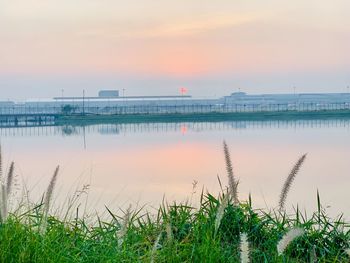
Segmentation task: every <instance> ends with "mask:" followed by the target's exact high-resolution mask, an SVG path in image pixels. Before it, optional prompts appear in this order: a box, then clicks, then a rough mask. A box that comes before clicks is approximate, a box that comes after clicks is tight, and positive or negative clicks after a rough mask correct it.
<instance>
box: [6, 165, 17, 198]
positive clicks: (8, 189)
mask: <svg viewBox="0 0 350 263" xmlns="http://www.w3.org/2000/svg"><path fill="white" fill-rule="evenodd" d="M14 170H15V163H14V162H12V163H11V165H10V169H9V172H8V175H7V182H6V193H7V196H9V195H10V193H11V188H12V182H13V175H14Z"/></svg>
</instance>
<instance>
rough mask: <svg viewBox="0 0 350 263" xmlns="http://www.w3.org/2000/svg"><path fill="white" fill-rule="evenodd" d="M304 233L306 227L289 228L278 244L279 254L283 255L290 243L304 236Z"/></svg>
mask: <svg viewBox="0 0 350 263" xmlns="http://www.w3.org/2000/svg"><path fill="white" fill-rule="evenodd" d="M303 234H304V229H302V228H300V227H296V228H293V229H291V230H289V231H288V232H287V233H286V234H285V235H284V236H283V237H282V239H281V240H280V241H279V242H278V244H277V252H278V254H279V255H282V254H283V252H284V251H285V250H286V248H287V247H288V245H289V244H290V243H291V242H292V241H293V240H295V239H296V238H298V237H300V236H302V235H303Z"/></svg>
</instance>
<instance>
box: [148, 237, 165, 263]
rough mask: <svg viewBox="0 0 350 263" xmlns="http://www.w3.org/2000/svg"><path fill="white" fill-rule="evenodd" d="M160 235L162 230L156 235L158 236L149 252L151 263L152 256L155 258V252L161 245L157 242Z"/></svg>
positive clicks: (152, 260)
mask: <svg viewBox="0 0 350 263" xmlns="http://www.w3.org/2000/svg"><path fill="white" fill-rule="evenodd" d="M161 237H162V232H160V234H159V235H158V237H157V238H156V240H155V241H154V245H153V248H152V252H151V261H150V262H151V263H153V262H154V258H155V255H156V252H157V250H158V248H160V247H161V245H160V243H159V242H160V239H161Z"/></svg>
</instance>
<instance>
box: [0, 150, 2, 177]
mask: <svg viewBox="0 0 350 263" xmlns="http://www.w3.org/2000/svg"><path fill="white" fill-rule="evenodd" d="M0 179H1V180H2V153H1V145H0Z"/></svg>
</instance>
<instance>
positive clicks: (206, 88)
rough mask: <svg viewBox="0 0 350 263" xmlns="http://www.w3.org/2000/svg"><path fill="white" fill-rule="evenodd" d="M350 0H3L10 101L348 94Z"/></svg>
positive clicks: (4, 93)
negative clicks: (100, 95)
mask: <svg viewBox="0 0 350 263" xmlns="http://www.w3.org/2000/svg"><path fill="white" fill-rule="evenodd" d="M349 14H350V1H348V0H332V1H329V0H317V1H316V0H308V1H305V0H294V1H283V0H282V1H281V0H265V1H261V0H249V1H247V0H220V1H212V0H176V1H174V0H128V1H121V0H74V1H71V0H60V1H53V0H21V1H20V0H0V100H1V99H2V100H5V99H15V100H25V99H29V98H49V97H53V96H59V95H61V94H62V93H63V94H64V95H65V96H69V95H80V94H82V91H83V90H85V92H86V94H87V95H91V96H93V95H96V94H97V92H98V90H101V89H119V90H124V92H125V95H153V94H154V95H165V94H178V93H179V89H180V87H186V88H187V89H188V92H189V94H190V95H193V96H196V97H212V96H216V97H217V96H223V95H227V94H229V93H231V92H235V91H238V90H241V91H245V92H248V93H288V92H293V91H294V88H293V87H295V90H296V92H345V91H347V90H348V89H347V86H349V85H350V52H349V47H350V19H349Z"/></svg>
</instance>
